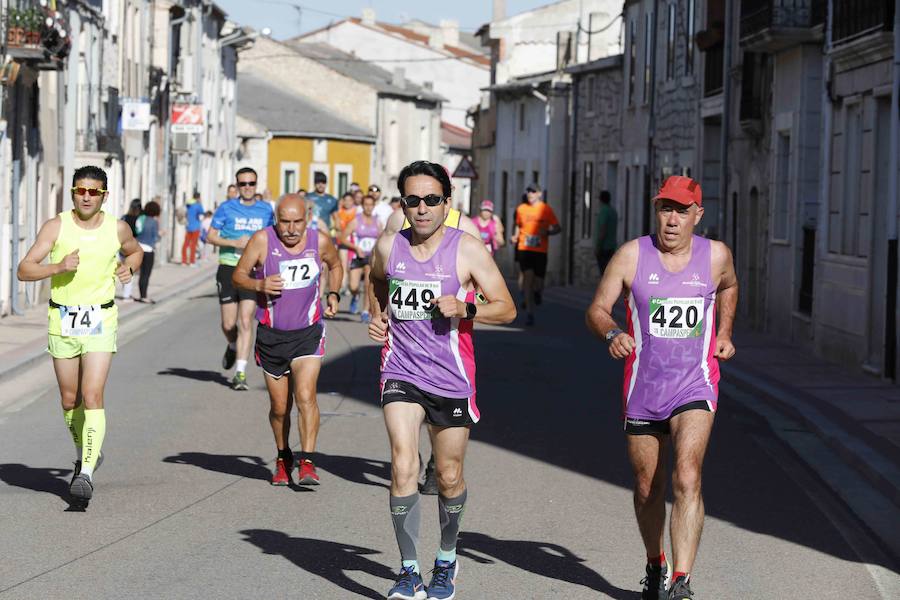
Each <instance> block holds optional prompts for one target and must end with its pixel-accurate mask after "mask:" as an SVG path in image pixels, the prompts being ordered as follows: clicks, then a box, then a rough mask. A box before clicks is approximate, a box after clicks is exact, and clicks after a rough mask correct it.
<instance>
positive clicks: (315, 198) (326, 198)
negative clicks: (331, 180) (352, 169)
mask: <svg viewBox="0 0 900 600" xmlns="http://www.w3.org/2000/svg"><path fill="white" fill-rule="evenodd" d="M313 181H314V182H315V184H316V191H315V192H309V193H308V194H306V201H307V203H310V204H311V205H312V219H311V220H312V222H313V223H318V222H320V221H321V224H320V225H319V228H320V229H322V230H323V231H325V232H328V231H330V230H334V229H336V227H335V222H334V214H335V213H336V212H337V209H338V201H337V198H335V197H334V196H332V195H331V194H326V193H325V187H326V186H327V185H328V177H327V176H326V175H325V173H320V172H316V174H315V176H314V177H313Z"/></svg>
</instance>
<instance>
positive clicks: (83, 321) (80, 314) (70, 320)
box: [59, 304, 103, 337]
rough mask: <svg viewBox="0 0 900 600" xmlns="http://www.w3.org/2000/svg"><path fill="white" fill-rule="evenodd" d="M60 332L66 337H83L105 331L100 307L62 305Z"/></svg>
mask: <svg viewBox="0 0 900 600" xmlns="http://www.w3.org/2000/svg"><path fill="white" fill-rule="evenodd" d="M59 333H60V335H63V336H66V337H82V336H86V335H100V334H102V333H103V316H102V314H101V310H100V307H99V306H98V305H96V304H94V305H90V306H60V307H59Z"/></svg>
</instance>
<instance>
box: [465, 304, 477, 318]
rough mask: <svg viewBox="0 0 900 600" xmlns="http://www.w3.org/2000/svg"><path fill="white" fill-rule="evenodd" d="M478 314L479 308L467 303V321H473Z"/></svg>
mask: <svg viewBox="0 0 900 600" xmlns="http://www.w3.org/2000/svg"><path fill="white" fill-rule="evenodd" d="M477 312H478V307H477V306H475V304H474V303H473V302H466V316H465V319H466V320H467V321H471V320H472V319H474V318H475V314H476V313H477Z"/></svg>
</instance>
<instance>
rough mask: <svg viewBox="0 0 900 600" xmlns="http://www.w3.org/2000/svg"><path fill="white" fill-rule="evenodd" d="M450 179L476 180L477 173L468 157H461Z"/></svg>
mask: <svg viewBox="0 0 900 600" xmlns="http://www.w3.org/2000/svg"><path fill="white" fill-rule="evenodd" d="M451 177H454V178H456V179H478V173H477V172H476V171H475V165H473V164H472V161H471V160H469V157H468V156H463V157H462V159H460V161H459V164H458V165H456V170H455V171H453V175H451Z"/></svg>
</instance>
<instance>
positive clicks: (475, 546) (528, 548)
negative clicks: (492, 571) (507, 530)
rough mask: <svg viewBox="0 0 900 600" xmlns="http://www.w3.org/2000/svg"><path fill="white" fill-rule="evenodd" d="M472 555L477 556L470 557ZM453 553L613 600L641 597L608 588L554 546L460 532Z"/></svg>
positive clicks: (564, 550)
mask: <svg viewBox="0 0 900 600" xmlns="http://www.w3.org/2000/svg"><path fill="white" fill-rule="evenodd" d="M473 552H477V553H478V554H473ZM457 553H458V554H459V555H460V556H465V557H467V558H470V559H472V560H474V561H475V562H477V563H481V564H490V563H492V562H494V561H493V560H490V559H486V558H484V557H483V556H480V555H486V556H491V557H493V558H495V559H497V560H500V561H503V562H505V563H507V564H508V565H511V566H513V567H516V568H517V569H522V570H523V571H529V572H531V573H534V574H535V575H540V576H542V577H549V578H551V579H558V580H559V581H565V582H567V583H574V584H576V585H583V586H585V587H588V588H590V589H592V590H594V591H597V592H600V593H601V594H605V597H609V598H614V599H615V600H635V599H639V598H640V597H641V595H640V593H638V592H633V591H629V590H623V589H621V588H618V587H616V586H614V585H612V584H611V583H609V582H608V581H607V580H606V579H604V578H603V576H602V575H600V574H599V573H597V572H596V571H593V570H591V569H589V568H588V567H586V566H584V564H582V563H584V559H583V558H579V557H578V556H576V555H575V554H573V553H572V552H571V551H570V550H569V549H568V548H564V547H562V546H560V545H557V544H550V543H547V542H532V541H526V540H501V539H498V538H493V537H491V536H489V535H485V534H483V533H477V532H472V531H463V532H461V533H460V534H459V549H458V550H457Z"/></svg>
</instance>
